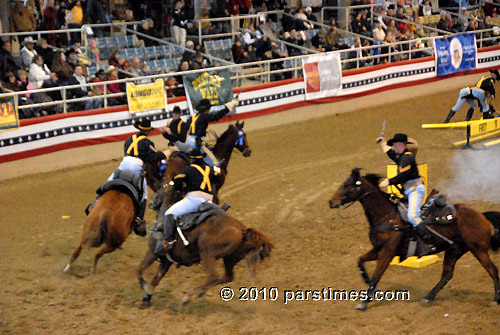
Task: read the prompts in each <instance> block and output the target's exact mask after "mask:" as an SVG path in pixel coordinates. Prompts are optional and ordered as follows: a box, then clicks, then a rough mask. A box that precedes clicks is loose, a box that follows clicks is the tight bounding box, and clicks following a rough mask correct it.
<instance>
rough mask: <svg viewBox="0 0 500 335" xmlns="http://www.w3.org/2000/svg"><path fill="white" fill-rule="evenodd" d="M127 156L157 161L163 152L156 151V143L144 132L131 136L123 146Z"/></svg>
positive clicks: (144, 160)
mask: <svg viewBox="0 0 500 335" xmlns="http://www.w3.org/2000/svg"><path fill="white" fill-rule="evenodd" d="M123 149H124V155H125V156H132V157H137V158H140V159H141V160H142V161H143V162H157V161H159V160H160V159H161V153H160V152H158V151H156V148H155V144H154V143H153V142H152V141H151V140H150V139H149V138H148V137H147V136H146V134H145V133H143V132H138V133H137V134H134V135H132V136H130V137H129V138H128V139H127V140H126V141H125V145H124V147H123Z"/></svg>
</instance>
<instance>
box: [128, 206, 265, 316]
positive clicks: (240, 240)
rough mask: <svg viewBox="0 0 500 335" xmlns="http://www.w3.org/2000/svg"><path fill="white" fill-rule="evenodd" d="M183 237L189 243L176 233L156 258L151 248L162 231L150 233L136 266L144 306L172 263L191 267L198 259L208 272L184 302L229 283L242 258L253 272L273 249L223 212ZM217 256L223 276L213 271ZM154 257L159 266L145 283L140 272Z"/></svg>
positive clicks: (263, 239)
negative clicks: (169, 247) (171, 245)
mask: <svg viewBox="0 0 500 335" xmlns="http://www.w3.org/2000/svg"><path fill="white" fill-rule="evenodd" d="M185 236H186V239H187V240H188V241H189V245H188V246H184V245H183V243H182V241H181V237H180V236H179V234H178V233H176V237H175V238H176V239H177V241H179V242H178V243H176V244H175V246H174V248H173V249H172V250H171V251H170V252H169V253H168V254H167V255H162V256H159V257H157V256H155V255H154V254H153V250H154V248H155V246H156V243H157V242H158V239H160V238H162V237H161V233H160V232H151V233H150V235H149V250H148V251H147V253H146V255H145V256H144V259H143V260H142V262H141V264H140V265H139V267H138V269H137V277H138V279H139V284H140V286H141V288H142V289H143V290H144V291H145V294H144V297H143V299H142V303H143V306H144V307H148V306H150V305H151V297H152V295H153V290H154V288H155V287H156V286H157V285H158V284H159V283H160V280H161V279H162V278H163V276H164V275H165V274H166V273H167V271H168V269H169V268H170V266H171V265H172V264H173V263H177V264H178V265H185V266H190V265H193V264H196V263H198V262H200V261H201V263H202V264H203V267H204V269H205V271H206V272H207V274H208V276H207V279H206V280H205V282H204V283H203V284H201V285H199V286H197V287H195V288H194V289H193V290H191V291H189V292H188V293H187V294H186V296H185V297H184V299H183V303H187V302H188V301H189V299H190V298H191V296H193V295H194V294H198V296H200V297H201V296H202V295H203V294H204V292H205V290H206V289H208V288H209V287H211V286H214V285H218V284H223V283H228V282H231V281H232V280H233V278H234V272H233V269H234V266H235V265H236V264H237V263H238V262H239V261H240V260H242V259H243V258H246V259H247V261H248V265H249V267H250V269H251V271H252V274H254V271H255V265H256V263H258V262H259V261H261V260H263V259H264V258H266V257H269V256H270V253H271V249H272V248H273V244H272V242H271V240H270V239H269V238H268V237H267V236H266V235H264V234H263V233H262V232H260V231H258V230H257V229H254V228H246V227H245V226H244V225H243V223H241V222H240V221H239V220H237V219H235V218H233V217H230V216H228V215H224V214H218V215H215V216H212V217H209V218H208V219H206V220H205V221H204V222H203V223H202V224H200V225H199V226H197V227H196V228H194V229H193V230H191V231H190V232H189V233H185ZM219 258H222V259H223V261H224V268H225V275H224V276H223V277H222V278H221V277H219V276H218V275H217V271H216V261H217V259H219ZM156 259H159V260H160V265H159V266H158V270H157V272H156V274H155V276H154V278H153V280H152V282H151V284H148V283H147V282H146V281H145V280H144V278H143V272H144V270H145V269H147V268H148V267H149V266H150V265H151V264H153V262H154V261H155V260H156Z"/></svg>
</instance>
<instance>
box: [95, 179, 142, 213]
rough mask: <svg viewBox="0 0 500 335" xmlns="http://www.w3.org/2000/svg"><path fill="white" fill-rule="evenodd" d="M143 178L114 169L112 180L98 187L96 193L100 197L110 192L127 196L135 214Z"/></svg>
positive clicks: (140, 195)
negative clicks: (132, 203) (131, 202)
mask: <svg viewBox="0 0 500 335" xmlns="http://www.w3.org/2000/svg"><path fill="white" fill-rule="evenodd" d="M142 186H143V176H142V175H140V174H136V173H133V172H130V171H124V170H120V169H116V170H115V172H114V174H113V179H112V180H110V181H107V182H106V183H104V184H103V185H101V186H99V188H98V189H97V190H96V193H97V194H98V195H99V196H100V195H103V194H104V193H106V192H107V191H110V190H116V191H120V192H123V193H125V194H127V195H128V196H129V197H130V198H131V199H132V201H133V202H134V207H135V211H136V212H137V210H138V208H139V205H140V202H141V199H142V194H143V192H144V190H143V187H142Z"/></svg>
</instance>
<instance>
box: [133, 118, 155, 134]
mask: <svg viewBox="0 0 500 335" xmlns="http://www.w3.org/2000/svg"><path fill="white" fill-rule="evenodd" d="M134 127H136V128H137V129H139V130H143V131H149V130H153V129H154V128H153V127H151V121H150V120H148V119H142V120H138V121H135V124H134Z"/></svg>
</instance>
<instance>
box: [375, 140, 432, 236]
mask: <svg viewBox="0 0 500 335" xmlns="http://www.w3.org/2000/svg"><path fill="white" fill-rule="evenodd" d="M377 143H379V144H380V146H381V147H382V150H383V151H384V152H385V153H386V154H387V156H389V158H390V159H392V160H393V161H394V162H395V163H396V164H397V165H398V174H397V175H396V176H395V177H393V178H391V179H387V178H385V179H384V180H382V182H380V184H379V187H387V186H389V185H403V190H404V194H405V196H406V197H407V198H408V221H409V222H410V223H411V225H412V226H413V227H414V228H416V232H417V234H418V235H419V237H421V238H422V240H424V242H426V243H427V241H428V239H429V233H428V231H427V229H425V225H423V224H421V223H422V219H421V217H420V208H421V206H422V202H423V200H424V197H425V185H424V183H423V182H422V179H421V178H420V174H419V172H418V168H417V163H416V161H415V155H414V154H413V153H412V152H411V151H410V150H409V149H408V147H407V145H408V144H411V143H412V142H409V141H408V136H407V135H406V134H395V135H394V137H393V138H391V139H390V140H389V141H387V142H386V141H385V139H384V138H383V137H379V138H377ZM391 146H392V148H391Z"/></svg>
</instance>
